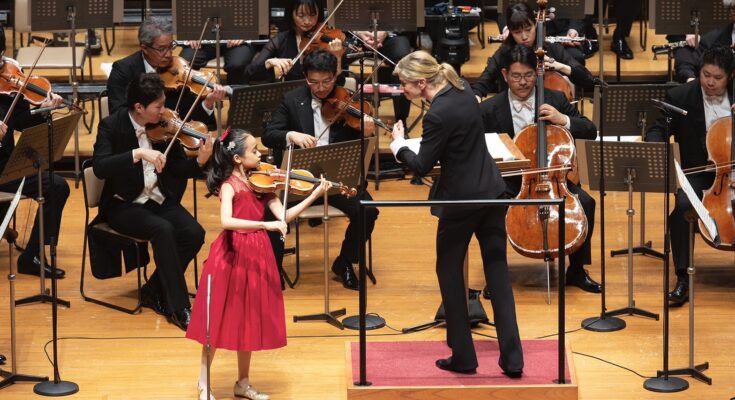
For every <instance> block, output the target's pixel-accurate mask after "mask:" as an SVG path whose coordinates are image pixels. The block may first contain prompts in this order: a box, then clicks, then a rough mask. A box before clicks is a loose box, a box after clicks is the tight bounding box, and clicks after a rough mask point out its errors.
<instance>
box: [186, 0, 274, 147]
mask: <svg viewBox="0 0 735 400" xmlns="http://www.w3.org/2000/svg"><path fill="white" fill-rule="evenodd" d="M174 20H175V24H176V27H175V30H176V37H177V39H178V40H199V39H200V37H201V32H202V27H204V26H205V24H207V23H209V21H212V23H213V28H212V30H211V33H212V34H213V37H212V38H213V39H214V40H215V43H217V44H216V45H215V46H214V48H215V60H216V62H217V66H216V76H217V81H218V82H222V79H221V76H220V71H221V65H220V62H221V59H220V56H221V54H220V46H219V42H220V40H229V39H244V40H253V39H258V38H259V35H260V34H263V35H267V34H268V2H267V1H266V0H219V1H212V2H209V1H201V0H178V1H177V2H176V15H174ZM209 37H210V36H207V35H205V36H204V38H209ZM216 108H217V135H219V134H221V133H222V104H221V102H217V105H216Z"/></svg>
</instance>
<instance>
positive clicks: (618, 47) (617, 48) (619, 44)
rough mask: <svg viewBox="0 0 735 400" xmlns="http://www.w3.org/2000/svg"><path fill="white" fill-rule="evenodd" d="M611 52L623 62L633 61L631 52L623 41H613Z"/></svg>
mask: <svg viewBox="0 0 735 400" xmlns="http://www.w3.org/2000/svg"><path fill="white" fill-rule="evenodd" d="M612 51H614V52H615V53H616V54H618V55H619V56H620V58H622V59H624V60H632V59H633V50H631V49H630V47H628V43H627V42H626V41H625V39H613V41H612Z"/></svg>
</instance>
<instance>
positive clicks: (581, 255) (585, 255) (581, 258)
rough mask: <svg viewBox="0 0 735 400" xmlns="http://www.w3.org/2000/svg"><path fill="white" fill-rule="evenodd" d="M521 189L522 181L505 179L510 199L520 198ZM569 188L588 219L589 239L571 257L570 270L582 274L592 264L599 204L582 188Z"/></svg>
mask: <svg viewBox="0 0 735 400" xmlns="http://www.w3.org/2000/svg"><path fill="white" fill-rule="evenodd" d="M520 188H521V179H519V178H517V177H514V178H510V179H505V194H506V196H507V197H508V198H515V197H516V196H518V191H519V190H520ZM567 188H569V191H570V192H571V193H573V194H576V195H577V197H578V198H579V202H580V203H581V204H582V210H584V215H585V217H587V237H586V238H585V239H584V243H582V247H580V248H579V249H578V250H577V251H575V252H574V253H572V254H570V255H569V269H570V270H572V271H575V270H576V271H577V272H581V270H582V268H583V267H584V266H585V265H590V264H592V233H593V232H594V229H595V208H596V205H597V203H596V201H595V199H594V198H593V197H592V196H590V195H589V193H587V192H586V191H585V190H584V189H582V187H581V186H579V185H575V184H573V183H571V182H567Z"/></svg>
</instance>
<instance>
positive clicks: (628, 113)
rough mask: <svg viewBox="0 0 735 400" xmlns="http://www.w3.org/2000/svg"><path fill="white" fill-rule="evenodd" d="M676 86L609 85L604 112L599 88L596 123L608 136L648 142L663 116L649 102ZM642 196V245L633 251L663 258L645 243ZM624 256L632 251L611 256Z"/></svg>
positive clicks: (661, 96)
mask: <svg viewBox="0 0 735 400" xmlns="http://www.w3.org/2000/svg"><path fill="white" fill-rule="evenodd" d="M676 86H678V84H677V83H665V84H638V85H634V84H622V85H608V86H607V87H606V88H605V89H604V93H605V101H604V104H605V106H604V109H601V108H600V104H601V103H603V102H601V101H599V100H600V95H599V88H595V94H594V100H595V104H594V109H593V118H592V119H593V121H594V123H595V124H596V125H597V126H598V127H600V132H603V133H602V134H604V135H605V136H617V137H618V139H619V138H620V136H629V135H635V134H640V137H641V138H642V139H643V140H645V137H646V132H647V131H648V129H649V128H650V127H651V126H653V123H654V122H655V121H656V119H657V118H658V117H659V116H660V115H661V112H660V111H659V109H658V108H656V107H654V106H653V104H651V102H650V101H649V99H660V98H664V97H665V96H666V92H667V91H668V90H669V89H671V88H673V87H676ZM608 143H609V142H608ZM640 193H641V195H640V196H641V206H640V214H641V218H640V221H641V229H640V242H639V244H638V246H634V247H633V253H634V254H643V255H647V256H652V257H657V258H663V254H662V253H661V252H659V251H656V250H654V249H653V248H652V243H651V241H646V239H645V238H646V194H645V192H644V191H641V192H640ZM624 254H628V249H620V250H612V251H611V252H610V255H611V256H612V257H615V256H619V255H624Z"/></svg>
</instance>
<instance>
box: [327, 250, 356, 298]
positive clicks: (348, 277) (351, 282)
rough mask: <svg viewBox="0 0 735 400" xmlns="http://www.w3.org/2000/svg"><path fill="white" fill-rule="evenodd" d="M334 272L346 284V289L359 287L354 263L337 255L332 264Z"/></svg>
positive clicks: (343, 284)
mask: <svg viewBox="0 0 735 400" xmlns="http://www.w3.org/2000/svg"><path fill="white" fill-rule="evenodd" d="M332 272H334V273H335V275H337V276H338V277H339V278H340V280H341V281H342V286H344V287H345V289H351V290H357V289H358V281H357V275H355V270H354V269H352V263H350V262H348V261H346V260H345V259H343V258H342V257H340V256H337V258H336V259H335V260H334V263H333V264H332Z"/></svg>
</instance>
